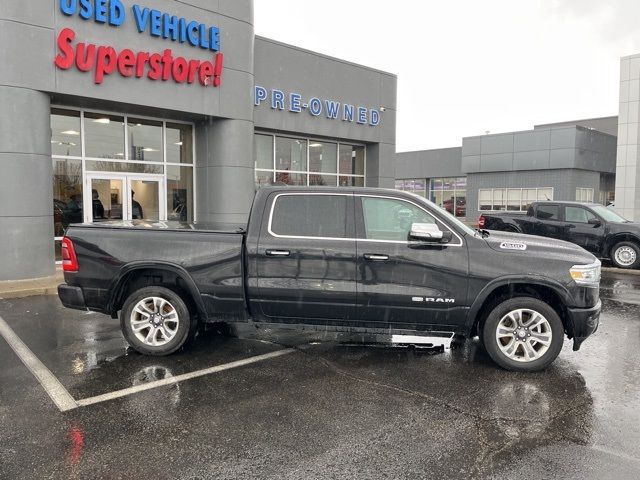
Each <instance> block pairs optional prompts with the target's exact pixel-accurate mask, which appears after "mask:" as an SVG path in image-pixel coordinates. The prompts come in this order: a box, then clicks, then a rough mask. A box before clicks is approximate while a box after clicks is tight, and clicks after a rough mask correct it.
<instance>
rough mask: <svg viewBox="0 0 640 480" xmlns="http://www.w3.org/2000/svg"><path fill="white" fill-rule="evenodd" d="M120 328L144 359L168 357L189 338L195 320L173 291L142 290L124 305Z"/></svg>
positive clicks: (149, 288) (152, 288)
mask: <svg viewBox="0 0 640 480" xmlns="http://www.w3.org/2000/svg"><path fill="white" fill-rule="evenodd" d="M120 327H121V328H122V333H123V335H124V337H125V339H126V340H127V342H129V345H131V347H133V349H134V350H136V351H138V352H140V353H142V354H144V355H170V354H172V353H174V352H175V351H176V350H178V349H179V348H181V347H182V346H183V345H184V344H185V343H187V341H188V340H190V339H191V338H192V337H193V335H194V333H195V330H196V329H195V327H196V320H195V318H193V316H192V315H191V313H190V312H189V308H188V307H187V305H186V304H185V302H184V300H183V299H182V298H181V297H180V296H179V295H178V294H177V293H176V292H174V291H173V290H169V289H168V288H164V287H144V288H141V289H139V290H136V291H135V292H133V293H132V294H131V295H129V297H128V298H127V299H126V301H125V302H124V305H123V307H122V311H121V312H120Z"/></svg>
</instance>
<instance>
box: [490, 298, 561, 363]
mask: <svg viewBox="0 0 640 480" xmlns="http://www.w3.org/2000/svg"><path fill="white" fill-rule="evenodd" d="M518 320H520V321H521V323H518V322H517V321H518ZM523 324H524V325H523ZM531 325H533V328H531ZM527 327H528V328H527ZM499 328H500V329H499ZM498 332H500V337H498ZM509 332H511V333H509ZM482 336H483V343H484V347H485V349H486V351H487V353H488V354H489V356H490V357H491V359H492V360H493V361H494V362H496V363H497V364H498V365H499V366H501V367H502V368H504V369H507V370H512V371H516V372H535V371H537V370H543V369H545V368H547V367H548V366H549V365H551V363H552V362H553V361H554V360H555V359H556V357H557V356H558V355H559V354H560V350H562V344H563V342H564V326H563V325H562V320H560V317H559V316H558V314H557V313H556V311H555V310H554V309H553V308H551V307H550V306H549V305H548V304H546V303H545V302H543V301H542V300H538V299H536V298H531V297H516V298H511V299H509V300H505V301H504V302H502V303H500V304H498V305H497V306H496V307H495V308H494V309H493V310H492V311H491V313H489V316H488V317H487V320H486V321H485V323H484V327H483V330H482ZM549 336H550V337H551V338H550V339H549ZM543 340H545V341H543Z"/></svg>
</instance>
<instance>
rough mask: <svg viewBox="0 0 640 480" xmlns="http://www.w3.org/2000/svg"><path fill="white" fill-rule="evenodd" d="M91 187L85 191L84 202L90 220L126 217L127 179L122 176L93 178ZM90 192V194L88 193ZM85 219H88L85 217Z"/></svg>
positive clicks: (98, 220)
mask: <svg viewBox="0 0 640 480" xmlns="http://www.w3.org/2000/svg"><path fill="white" fill-rule="evenodd" d="M90 182H91V188H90V190H89V192H85V197H89V198H85V200H84V203H85V205H90V206H91V207H90V208H86V209H85V215H87V216H89V219H88V221H89V222H106V221H108V220H123V219H124V205H123V202H124V200H125V199H124V196H123V195H124V192H125V188H126V187H125V183H126V182H125V180H124V179H122V178H92V179H91V180H90ZM86 193H88V194H89V195H86ZM85 221H87V219H86V218H85Z"/></svg>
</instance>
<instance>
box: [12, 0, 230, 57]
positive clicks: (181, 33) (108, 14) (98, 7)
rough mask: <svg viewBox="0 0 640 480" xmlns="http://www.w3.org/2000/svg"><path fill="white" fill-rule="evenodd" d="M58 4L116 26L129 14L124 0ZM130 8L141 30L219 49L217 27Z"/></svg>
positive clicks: (73, 0) (60, 0)
mask: <svg viewBox="0 0 640 480" xmlns="http://www.w3.org/2000/svg"><path fill="white" fill-rule="evenodd" d="M0 1H1V0H0ZM58 6H59V7H60V11H61V12H62V13H63V14H64V15H67V16H68V17H70V16H72V15H76V14H77V15H78V16H79V17H80V18H82V19H84V20H90V19H91V18H93V19H94V20H95V21H96V22H97V23H103V24H104V23H108V24H109V25H112V26H114V27H119V26H121V25H122V24H123V23H124V21H125V17H126V11H125V7H124V5H123V3H122V1H121V0H58ZM131 9H132V10H133V18H134V20H135V23H136V27H137V29H138V32H139V33H142V32H144V31H145V30H148V31H149V34H150V35H151V36H152V37H162V38H164V39H169V40H172V41H174V42H177V41H179V42H180V43H185V42H188V43H189V44H190V45H192V46H194V47H200V48H202V49H205V50H213V51H214V52H218V51H220V29H219V28H218V27H215V26H214V27H212V26H208V25H205V24H204V23H199V22H196V21H187V20H186V19H185V18H182V17H177V16H175V15H171V14H169V13H163V12H161V11H159V10H152V9H150V8H147V7H141V6H140V5H133V6H132V7H131Z"/></svg>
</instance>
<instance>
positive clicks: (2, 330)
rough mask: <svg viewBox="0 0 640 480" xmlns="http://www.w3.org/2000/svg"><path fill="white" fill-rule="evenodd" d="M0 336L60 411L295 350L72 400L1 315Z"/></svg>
mask: <svg viewBox="0 0 640 480" xmlns="http://www.w3.org/2000/svg"><path fill="white" fill-rule="evenodd" d="M0 335H2V337H3V338H4V339H5V340H6V342H7V343H8V344H9V346H10V347H11V349H12V350H13V351H14V352H15V354H16V355H17V356H18V358H19V359H20V360H21V361H22V363H24V365H25V366H26V367H27V368H28V369H29V370H30V371H31V373H33V376H34V377H36V379H37V380H38V382H40V385H42V388H44V390H45V392H47V394H48V395H49V397H51V400H53V402H54V403H55V404H56V406H57V407H58V409H60V411H61V412H66V411H68V410H73V409H74V408H78V407H86V406H87V405H93V404H96V403H100V402H106V401H108V400H113V399H115V398H121V397H126V396H127V395H133V394H134V393H138V392H143V391H145V390H151V389H152V388H158V387H162V386H165V385H171V384H174V383H178V382H183V381H185V380H189V379H192V378H197V377H202V376H203V375H209V374H211V373H217V372H222V371H224V370H231V369H232V368H238V367H243V366H245V365H250V364H252V363H257V362H262V361H263V360H269V359H270V358H276V357H280V356H282V355H287V354H289V353H293V352H295V351H296V350H295V349H293V348H286V349H283V350H276V351H275V352H269V353H265V354H262V355H256V356H254V357H249V358H244V359H242V360H236V361H235V362H230V363H225V364H223V365H217V366H215V367H209V368H204V369H202V370H196V371H195V372H189V373H183V374H182V375H176V376H175V377H168V378H164V379H162V380H156V381H155V382H149V383H144V384H142V385H137V386H135V387H130V388H124V389H122V390H116V391H114V392H109V393H105V394H103V395H97V396H95V397H89V398H84V399H82V400H77V401H76V400H75V399H74V398H73V397H72V396H71V394H70V393H69V392H68V391H67V389H66V388H64V386H63V385H62V383H60V381H59V380H58V379H57V378H56V377H55V376H54V375H53V373H51V371H50V370H49V369H48V368H47V367H46V366H45V365H44V364H43V363H42V362H41V361H40V360H39V359H38V357H36V356H35V355H34V354H33V352H32V351H31V350H29V347H27V346H26V345H25V343H24V342H23V341H22V340H20V337H18V335H16V333H15V332H14V331H13V330H12V329H11V327H10V326H9V325H8V324H7V322H5V321H4V319H3V318H2V317H0Z"/></svg>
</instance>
